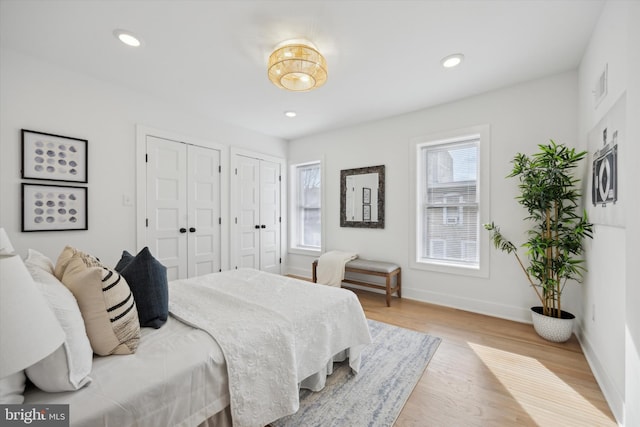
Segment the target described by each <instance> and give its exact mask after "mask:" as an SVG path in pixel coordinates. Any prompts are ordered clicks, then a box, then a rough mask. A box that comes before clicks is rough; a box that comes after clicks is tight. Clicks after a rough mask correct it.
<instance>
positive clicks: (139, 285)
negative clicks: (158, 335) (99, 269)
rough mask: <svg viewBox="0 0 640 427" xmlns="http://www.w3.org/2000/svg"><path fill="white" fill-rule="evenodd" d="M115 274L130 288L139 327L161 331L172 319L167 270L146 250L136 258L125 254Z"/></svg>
mask: <svg viewBox="0 0 640 427" xmlns="http://www.w3.org/2000/svg"><path fill="white" fill-rule="evenodd" d="M116 271H119V272H120V274H122V276H123V277H124V278H125V279H127V283H129V286H130V287H131V291H132V292H133V296H134V297H135V300H136V306H137V307H138V317H139V318H140V326H148V327H152V328H156V329H158V328H160V327H161V326H162V325H164V323H165V322H166V321H167V316H168V315H169V283H168V279H167V268H166V267H165V266H164V265H162V264H161V263H160V261H158V260H157V259H155V258H154V257H153V255H151V252H150V251H149V248H148V247H145V248H144V249H142V250H141V251H140V252H139V253H138V254H137V255H136V256H135V257H134V256H133V255H131V254H130V253H129V252H127V251H123V252H122V257H121V258H120V261H118V264H117V265H116Z"/></svg>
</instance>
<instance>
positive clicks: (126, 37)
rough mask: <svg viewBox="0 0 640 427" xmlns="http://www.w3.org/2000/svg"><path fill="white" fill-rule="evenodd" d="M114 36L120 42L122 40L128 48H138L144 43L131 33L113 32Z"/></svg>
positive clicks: (123, 31) (124, 31)
mask: <svg viewBox="0 0 640 427" xmlns="http://www.w3.org/2000/svg"><path fill="white" fill-rule="evenodd" d="M113 35H114V36H116V37H117V38H118V40H120V41H121V42H122V43H124V44H126V45H127V46H132V47H138V46H140V45H142V42H141V41H140V39H139V38H138V37H136V36H134V35H133V34H132V33H131V32H130V31H126V30H115V31H114V32H113Z"/></svg>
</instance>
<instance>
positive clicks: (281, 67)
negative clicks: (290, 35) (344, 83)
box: [268, 39, 327, 92]
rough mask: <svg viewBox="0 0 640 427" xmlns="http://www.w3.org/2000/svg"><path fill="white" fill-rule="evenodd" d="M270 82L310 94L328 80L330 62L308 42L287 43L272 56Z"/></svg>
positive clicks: (282, 87)
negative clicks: (328, 63)
mask: <svg viewBox="0 0 640 427" xmlns="http://www.w3.org/2000/svg"><path fill="white" fill-rule="evenodd" d="M268 75H269V80H271V81H272V82H273V84H274V85H276V86H278V87H279V88H281V89H286V90H290V91H293V92H307V91H310V90H313V89H316V88H318V87H320V86H322V85H323V84H324V83H325V82H326V81H327V62H326V61H325V59H324V56H322V54H321V53H320V52H319V51H318V49H317V48H316V47H315V46H314V45H313V43H311V42H310V41H308V40H303V39H295V40H287V41H285V42H282V43H280V44H279V45H278V46H276V47H275V49H274V51H273V53H271V55H270V56H269V66H268Z"/></svg>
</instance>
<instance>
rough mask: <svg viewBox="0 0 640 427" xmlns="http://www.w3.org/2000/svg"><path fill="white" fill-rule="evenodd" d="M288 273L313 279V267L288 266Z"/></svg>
mask: <svg viewBox="0 0 640 427" xmlns="http://www.w3.org/2000/svg"><path fill="white" fill-rule="evenodd" d="M286 274H290V275H292V276H298V277H304V278H305V279H309V280H311V268H310V267H309V268H297V267H287V272H286Z"/></svg>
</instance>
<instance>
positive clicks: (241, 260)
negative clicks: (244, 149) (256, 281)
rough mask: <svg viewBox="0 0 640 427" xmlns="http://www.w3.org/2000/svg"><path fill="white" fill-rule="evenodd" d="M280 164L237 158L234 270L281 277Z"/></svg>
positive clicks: (244, 157) (239, 156) (250, 158)
mask: <svg viewBox="0 0 640 427" xmlns="http://www.w3.org/2000/svg"><path fill="white" fill-rule="evenodd" d="M280 176H281V174H280V164H279V163H275V162H270V161H267V160H261V159H256V158H252V157H247V156H243V155H237V157H236V180H237V181H236V190H237V201H238V202H237V203H238V206H237V217H236V221H237V227H236V230H237V231H236V236H234V238H235V239H237V240H236V248H237V254H236V264H237V265H236V267H237V268H242V267H247V268H255V269H257V270H263V271H268V272H271V273H276V274H280V264H281V254H280V250H281V249H280V238H281V215H280V179H281V178H280Z"/></svg>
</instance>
